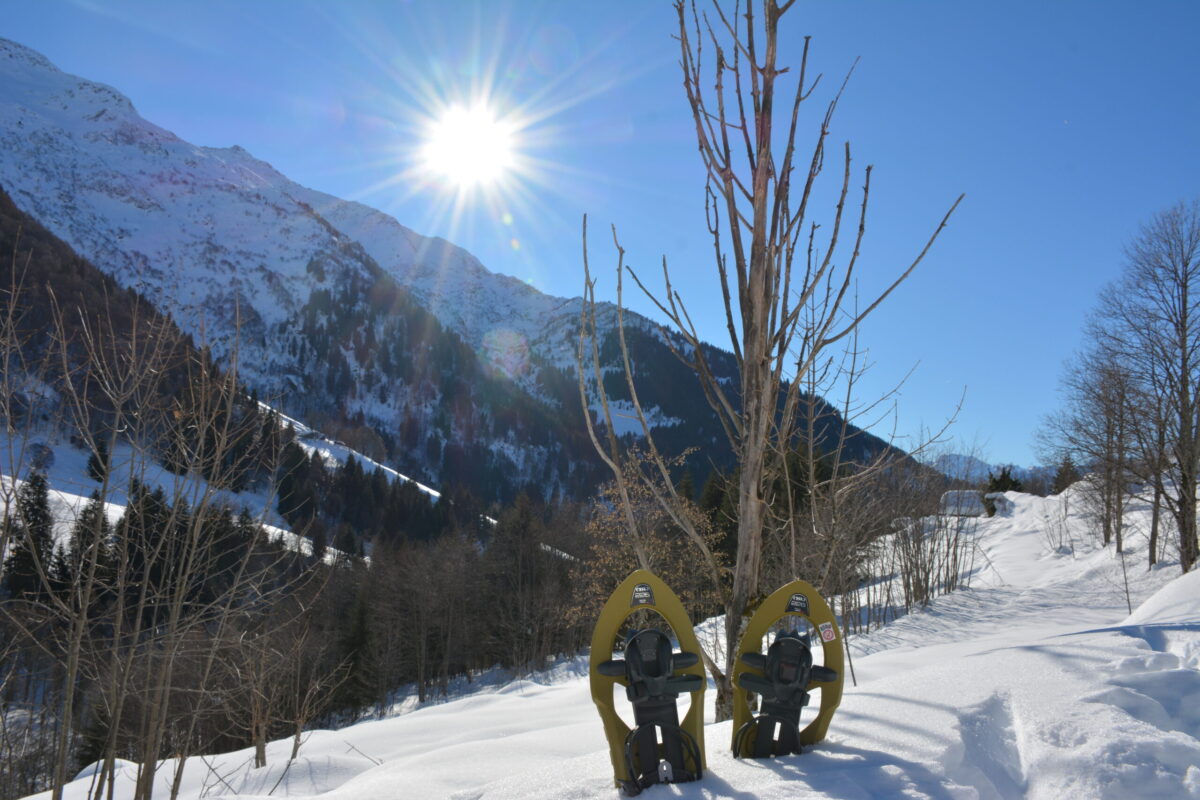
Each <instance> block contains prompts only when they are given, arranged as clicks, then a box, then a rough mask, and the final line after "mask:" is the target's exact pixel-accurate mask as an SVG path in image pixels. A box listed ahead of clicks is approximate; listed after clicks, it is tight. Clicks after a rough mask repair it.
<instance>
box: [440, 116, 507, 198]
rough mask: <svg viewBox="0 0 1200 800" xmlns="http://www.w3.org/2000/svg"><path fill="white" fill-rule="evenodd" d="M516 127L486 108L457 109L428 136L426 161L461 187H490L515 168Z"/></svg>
mask: <svg viewBox="0 0 1200 800" xmlns="http://www.w3.org/2000/svg"><path fill="white" fill-rule="evenodd" d="M513 144H514V143H513V128H512V126H511V125H509V124H507V123H505V122H504V121H503V120H501V119H499V118H497V116H496V114H495V113H494V112H493V111H492V110H491V109H489V108H487V107H486V106H482V105H480V106H474V107H470V108H467V107H463V106H454V107H451V108H448V109H446V110H445V111H444V112H443V113H442V115H441V116H440V117H439V118H438V119H437V120H435V121H434V122H433V123H432V124H431V125H430V126H429V129H428V132H427V134H426V141H425V147H424V150H423V153H422V155H423V160H424V163H425V167H426V168H427V169H428V170H429V171H430V172H432V173H434V174H435V175H441V176H444V177H445V178H448V179H449V180H450V181H451V182H453V183H454V184H455V185H457V186H458V187H459V188H470V187H474V186H488V185H491V184H493V183H495V182H496V181H498V180H500V179H501V178H503V177H504V175H505V174H506V173H507V172H508V171H509V170H510V169H511V168H512V166H513Z"/></svg>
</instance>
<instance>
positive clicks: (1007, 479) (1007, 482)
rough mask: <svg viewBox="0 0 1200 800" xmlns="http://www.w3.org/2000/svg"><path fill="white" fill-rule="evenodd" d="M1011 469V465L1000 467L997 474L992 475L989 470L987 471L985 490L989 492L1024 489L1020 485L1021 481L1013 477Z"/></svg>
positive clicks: (1019, 490)
mask: <svg viewBox="0 0 1200 800" xmlns="http://www.w3.org/2000/svg"><path fill="white" fill-rule="evenodd" d="M1012 469H1013V468H1012V467H1011V466H1004V467H1001V468H1000V474H999V475H993V474H992V473H991V472H989V473H988V487H987V490H988V491H989V492H1021V491H1024V489H1022V487H1021V481H1019V480H1017V479H1016V478H1015V477H1013V474H1012Z"/></svg>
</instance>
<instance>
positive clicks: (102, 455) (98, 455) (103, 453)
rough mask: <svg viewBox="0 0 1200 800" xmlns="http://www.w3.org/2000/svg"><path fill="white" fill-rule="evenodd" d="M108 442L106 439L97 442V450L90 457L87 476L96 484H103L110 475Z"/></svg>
mask: <svg viewBox="0 0 1200 800" xmlns="http://www.w3.org/2000/svg"><path fill="white" fill-rule="evenodd" d="M108 459H109V452H108V442H106V441H105V440H104V439H97V440H96V449H95V450H94V451H92V454H91V455H89V456H88V460H87V474H88V477H89V478H91V479H92V480H94V481H95V482H96V483H103V482H104V479H105V477H106V476H107V475H108Z"/></svg>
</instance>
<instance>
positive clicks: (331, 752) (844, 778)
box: [66, 493, 1200, 800]
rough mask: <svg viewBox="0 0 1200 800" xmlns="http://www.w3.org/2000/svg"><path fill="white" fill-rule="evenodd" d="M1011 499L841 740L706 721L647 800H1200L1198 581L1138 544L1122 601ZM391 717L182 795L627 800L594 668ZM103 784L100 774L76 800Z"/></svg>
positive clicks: (871, 646) (873, 674)
mask: <svg viewBox="0 0 1200 800" xmlns="http://www.w3.org/2000/svg"><path fill="white" fill-rule="evenodd" d="M1008 499H1009V500H1010V501H1011V506H1010V507H1007V508H1006V509H1005V511H1004V512H1003V513H1004V515H1003V516H998V517H995V518H993V519H989V520H983V521H981V523H980V524H979V526H978V527H977V528H976V529H975V536H976V537H977V544H978V548H979V553H978V558H977V559H976V564H977V566H978V571H977V573H976V574H975V575H974V576H973V577H972V580H971V587H970V588H969V589H966V590H962V591H960V592H957V593H955V594H953V595H950V596H947V597H942V598H940V599H938V600H936V601H935V602H933V603H932V605H931V606H930V607H929V608H928V609H927V610H923V611H920V612H917V613H913V614H911V615H909V616H907V617H905V618H902V619H901V620H899V621H897V622H895V623H892V624H890V625H888V626H886V627H885V628H883V629H881V630H878V631H876V632H873V633H871V634H870V635H866V636H860V637H851V647H852V652H853V655H854V657H855V658H854V664H855V667H856V670H857V678H858V685H857V686H851V685H850V683H849V682H847V685H846V693H845V697H844V700H843V703H842V706H841V708H840V710H839V712H838V714H837V716H836V717H835V718H834V720H833V724H832V726H831V728H830V732H829V737H828V739H827V740H826V741H824V742H822V743H820V744H819V745H817V746H815V747H813V748H811V749H809V750H808V751H806V752H805V753H804V754H803V755H800V756H793V757H789V758H781V759H776V760H768V761H754V760H746V761H736V760H734V759H733V758H732V757H731V756H730V755H729V739H730V732H731V731H730V725H731V723H729V722H724V723H718V724H714V723H712V722H711V720H712V709H711V707H710V708H709V709H708V719H709V721H710V724H708V725H707V726H706V732H705V737H706V749H707V754H708V767H709V769H708V772H707V773H706V775H705V777H704V779H703V780H701V781H699V782H696V783H691V784H676V785H671V786H656V787H652V788H650V789H648V790H647V791H646V792H645V793H644V796H645V797H646V798H649V799H650V800H653V798H668V797H670V798H737V799H738V800H750V799H751V798H766V799H774V798H795V797H806V798H807V797H828V798H876V797H907V798H924V797H927V798H996V797H1000V798H1010V797H1035V798H1040V797H1045V798H1110V797H1111V798H1129V797H1162V798H1179V797H1200V741H1198V740H1197V737H1200V671H1198V670H1200V574H1197V573H1192V574H1189V575H1186V576H1183V577H1178V573H1179V569H1178V565H1177V564H1173V563H1168V564H1166V565H1163V566H1161V567H1159V568H1156V569H1153V570H1148V569H1147V568H1146V566H1145V563H1146V558H1145V556H1146V553H1145V540H1144V538H1143V537H1141V536H1140V535H1139V534H1137V533H1130V535H1129V536H1130V540H1131V541H1130V543H1129V544H1130V546H1129V548H1128V550H1129V552H1128V555H1127V556H1126V573H1127V575H1128V592H1129V600H1128V601H1127V599H1126V581H1125V577H1124V575H1123V571H1122V569H1121V562H1120V560H1119V559H1118V558H1117V557H1116V556H1115V555H1114V553H1113V551H1112V549H1111V548H1109V549H1107V550H1104V549H1099V548H1097V547H1095V546H1094V545H1092V544H1090V543H1089V542H1090V539H1089V537H1088V535H1087V533H1086V530H1085V526H1086V522H1085V520H1083V519H1082V518H1081V517H1080V516H1079V515H1078V514H1067V515H1063V514H1061V513H1060V512H1061V510H1062V506H1061V505H1060V500H1059V499H1058V498H1049V499H1042V498H1037V497H1032V496H1029V495H1022V494H1016V493H1009V494H1008ZM1075 505H1076V506H1078V505H1079V503H1075ZM1143 515H1144V510H1141V509H1135V510H1134V512H1133V514H1132V516H1131V519H1130V522H1131V523H1132V525H1131V529H1132V528H1136V527H1138V525H1139V523H1141V522H1143V520H1142V519H1141V517H1142V516H1143ZM1048 526H1050V527H1052V528H1057V530H1051V529H1049V528H1048ZM1127 602H1128V605H1127ZM1130 606H1132V607H1133V609H1134V611H1133V613H1132V614H1130V612H1129V607H1130ZM714 694H715V693H714V692H711V691H710V692H708V693H707V696H708V702H709V703H711V702H712V698H713V696H714ZM396 714H397V715H396V716H392V717H390V718H385V719H382V720H375V721H370V722H363V723H360V724H357V725H353V726H351V727H348V728H345V729H342V730H337V731H314V732H311V733H310V734H308V736H307V738H306V740H305V743H304V746H303V747H302V749H301V752H300V757H299V758H298V759H297V760H296V761H294V762H292V763H291V764H289V763H288V755H289V751H290V746H291V743H290V742H289V741H280V742H276V743H274V744H272V745H271V746H270V747H269V748H268V760H269V763H268V766H266V767H264V768H262V769H257V770H256V769H252V767H251V765H252V763H253V761H252V755H251V752H250V751H241V752H235V753H229V754H224V755H219V756H209V757H206V758H204V759H200V758H194V759H192V760H191V761H190V762H189V765H188V767H187V771H186V777H185V782H184V786H183V790H182V793H181V795H180V796H181V797H182V798H186V799H188V800H190V799H191V798H202V797H208V798H215V797H240V798H260V797H268V796H270V797H281V796H288V797H310V796H316V795H321V796H323V797H327V798H352V799H353V800H363V799H364V798H461V799H462V800H465V799H466V798H471V799H472V800H483V799H484V798H488V799H490V800H534V799H535V798H547V800H548V799H550V798H556V799H557V798H575V800H588V799H589V798H604V799H605V800H611V799H613V798H616V797H618V796H619V795H618V792H617V790H616V789H615V788H614V787H613V784H612V777H611V769H610V766H609V763H608V755H607V750H606V748H605V742H604V739H603V736H602V734H601V727H600V721H599V717H598V716H597V714H596V712H595V709H594V707H593V705H592V703H591V699H590V696H589V693H588V683H587V677H586V667H585V662H584V661H583V660H582V659H574V660H570V661H566V662H563V663H561V664H559V665H557V666H556V668H555V669H553V670H551V671H548V672H546V673H544V674H541V675H538V676H536V677H535V678H534V679H526V680H519V681H515V682H509V683H503V684H497V683H490V684H488V685H484V686H479V687H477V688H475V689H473V690H472V693H470V694H463V695H462V696H460V697H457V698H455V699H451V700H449V701H445V702H439V703H437V704H430V705H426V706H424V707H420V708H417V709H415V710H413V709H412V704H411V703H403V704H399V705H398V707H397V709H396ZM164 766H165V767H167V768H166V769H164V770H162V771H161V772H160V775H163V776H164V777H163V778H162V780H163V788H162V790H161V796H162V797H167V796H168V789H167V786H166V777H165V776H166V775H169V774H170V773H171V772H173V769H172V767H173V764H172V763H168V764H165V765H164ZM133 769H134V768H133V765H127V767H126V771H125V772H124V773H123V775H122V778H121V779H120V780H119V781H118V796H119V797H122V796H127V792H128V791H129V788H130V786H131V785H132V783H131V779H132V775H133ZM88 787H89V781H88V779H87V778H86V777H84V778H83V779H81V780H78V781H76V782H75V783H73V784H71V785H70V786H69V787H68V788H67V792H66V797H68V798H72V799H75V798H78V799H79V800H82V799H83V798H84V797H85V796H86V791H87V789H88Z"/></svg>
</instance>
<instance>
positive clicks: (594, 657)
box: [588, 569, 708, 786]
mask: <svg viewBox="0 0 1200 800" xmlns="http://www.w3.org/2000/svg"><path fill="white" fill-rule="evenodd" d="M643 610H649V611H655V612H657V613H659V614H661V615H662V616H663V618H664V619H665V620H666V621H667V623H668V624H669V625H670V626H671V630H672V631H673V632H674V634H675V637H676V638H677V639H678V640H679V647H680V649H681V650H683V651H685V652H689V653H695V654H696V655H697V656H699V655H700V642H699V641H697V639H696V632H695V630H694V629H693V628H692V621H691V619H690V618H689V617H688V615H687V611H685V610H684V608H683V603H681V602H680V601H679V597H678V596H677V595H676V594H675V593H674V592H673V591H671V589H670V587H668V586H667V585H666V584H665V583H663V582H662V579H660V578H659V577H658V576H657V575H655V574H654V573H652V572H648V571H646V570H644V569H639V570H637V571H636V572H634V573H633V574H632V575H630V576H629V577H628V578H626V579H625V580H624V581H622V583H621V585H620V586H618V587H617V588H616V589H615V590H614V591H613V593H612V594H611V595H610V596H609V598H608V601H607V602H606V603H605V604H604V608H603V609H601V611H600V619H598V620H597V621H596V628H595V630H593V631H592V653H591V657H590V658H589V660H588V674H589V676H590V679H591V689H592V702H594V703H595V704H596V709H597V710H598V711H599V712H600V718H601V719H602V720H603V721H604V735H605V737H606V738H607V739H608V755H609V758H610V759H611V760H612V765H613V779H614V781H615V782H616V784H617V786H620V785H621V782H622V781H627V780H629V779H630V778H632V779H634V780H636V778H637V776H636V775H634V776H629V775H626V774H625V771H626V768H625V737H626V736H628V735H629V730H630V728H629V726H628V725H626V724H625V721H624V720H622V719H621V717H620V716H619V715H618V714H617V709H616V705H615V702H614V699H613V694H614V691H613V687H614V685H615V684H620V685H621V686H625V685H626V681H625V679H624V678H617V677H609V676H607V675H601V674H600V673H599V671H598V670H597V666H598V665H599V664H600V663H601V662H603V661H607V660H609V659H610V658H612V654H613V643H614V642H615V640H616V637H617V633H618V631H620V629H621V625H622V624H623V623H624V622H625V620H626V619H627V618H628V617H629V616H630V615H632V614H634V613H636V612H638V611H643ZM678 674H682V675H689V674H690V675H699V676H700V678H701V682H700V689H699V690H697V691H695V692H692V693H691V694H692V697H691V707H690V708H689V709H688V712H687V714H686V715H685V716H684V718H683V720H682V721H681V722H680V723H679V727H680V728H681V729H683V730H684V731H686V732H687V733H689V734H691V736H692V738H693V739H694V740H695V741H696V747H697V748H698V749H699V751H700V768H701V769H707V768H708V765H707V764H706V763H705V755H704V689H705V686H706V685H707V683H706V681H705V676H704V660H703V659H702V658H701V659H699V660H698V661H697V662H696V663H695V664H693V665H692V666H690V667H685V668H683V669H681V670H679V672H678Z"/></svg>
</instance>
